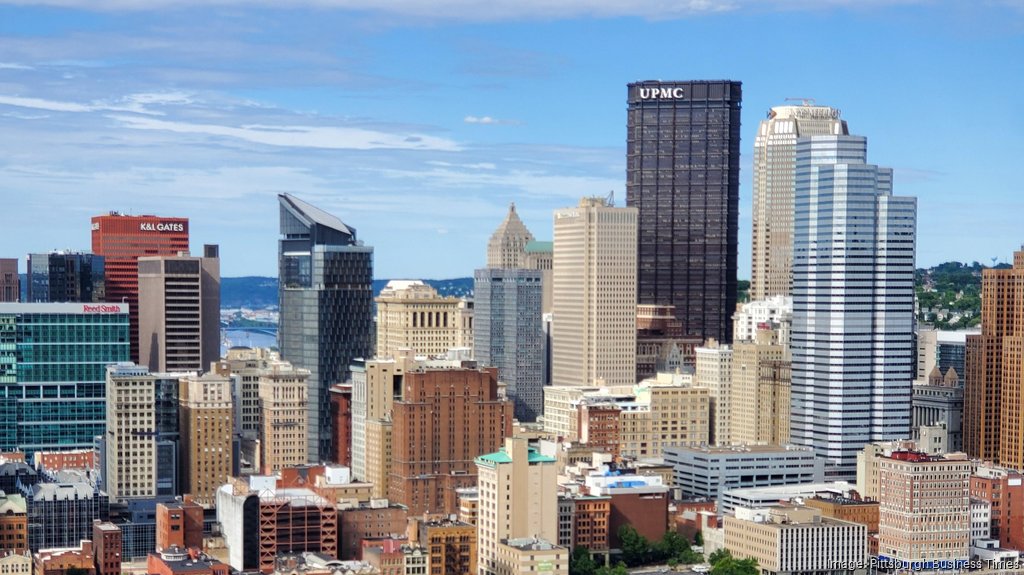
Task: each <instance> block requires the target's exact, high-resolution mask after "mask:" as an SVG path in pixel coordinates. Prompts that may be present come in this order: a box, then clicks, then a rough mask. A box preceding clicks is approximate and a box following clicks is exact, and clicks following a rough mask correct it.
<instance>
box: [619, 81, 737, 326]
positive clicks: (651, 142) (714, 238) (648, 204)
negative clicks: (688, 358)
mask: <svg viewBox="0 0 1024 575" xmlns="http://www.w3.org/2000/svg"><path fill="white" fill-rule="evenodd" d="M628 91H629V96H628V104H629V110H628V112H627V113H628V119H627V137H626V205H627V206H631V207H635V208H637V209H638V210H639V214H640V215H639V241H638V244H637V245H638V248H639V251H638V261H637V263H638V272H637V281H638V284H639V285H638V292H637V296H638V303H641V304H652V305H672V306H675V312H676V317H677V318H679V320H680V321H682V322H683V326H684V328H685V330H686V334H687V335H696V336H699V337H700V338H701V339H708V338H714V339H716V340H718V341H721V342H724V343H729V342H731V341H732V324H731V322H730V318H731V317H732V313H733V311H735V309H736V297H737V293H736V265H737V262H736V258H737V246H738V243H737V242H738V232H739V195H740V191H739V190H740V188H739V174H740V102H741V100H742V89H741V84H740V83H739V82H731V81H693V82H661V81H645V82H637V83H633V84H629V86H628Z"/></svg>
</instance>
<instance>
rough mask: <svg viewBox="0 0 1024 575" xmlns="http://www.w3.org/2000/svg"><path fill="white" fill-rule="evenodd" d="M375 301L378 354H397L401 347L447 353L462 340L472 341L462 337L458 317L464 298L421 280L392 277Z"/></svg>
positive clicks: (439, 353) (416, 351) (429, 353)
mask: <svg viewBox="0 0 1024 575" xmlns="http://www.w3.org/2000/svg"><path fill="white" fill-rule="evenodd" d="M374 301H376V302H377V350H376V355H377V357H394V356H395V355H397V353H398V350H400V349H411V350H413V351H414V352H415V353H416V354H418V355H444V354H445V353H447V352H448V350H450V349H453V348H456V347H462V344H467V343H468V344H469V346H472V344H473V342H471V341H470V342H464V341H462V334H463V329H462V325H460V322H459V321H458V320H459V315H460V314H459V304H460V303H461V300H459V298H457V297H454V296H448V297H443V296H440V295H438V293H437V290H436V289H434V288H433V287H431V286H429V285H427V284H425V283H423V282H422V281H420V280H411V281H410V280H391V281H389V282H388V284H387V285H386V286H384V289H383V290H381V292H380V296H378V297H377V298H376V299H375V300H374ZM467 347H468V346H467Z"/></svg>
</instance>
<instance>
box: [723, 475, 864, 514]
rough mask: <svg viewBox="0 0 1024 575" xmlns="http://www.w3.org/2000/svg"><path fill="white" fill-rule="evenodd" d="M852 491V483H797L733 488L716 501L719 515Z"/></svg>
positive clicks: (724, 492) (839, 495) (842, 494)
mask: <svg viewBox="0 0 1024 575" xmlns="http://www.w3.org/2000/svg"><path fill="white" fill-rule="evenodd" d="M853 489H854V485H853V484H852V483H848V482H846V481H832V482H828V483H798V484H795V485H776V486H774V487H734V488H732V489H726V490H725V491H723V492H722V495H721V497H720V499H719V500H718V504H717V509H718V513H719V514H725V513H733V512H735V511H736V510H737V509H741V508H746V509H767V508H769V507H772V506H775V505H778V504H779V502H780V501H792V500H794V499H810V498H811V497H820V496H825V497H846V496H848V495H850V494H851V490H853Z"/></svg>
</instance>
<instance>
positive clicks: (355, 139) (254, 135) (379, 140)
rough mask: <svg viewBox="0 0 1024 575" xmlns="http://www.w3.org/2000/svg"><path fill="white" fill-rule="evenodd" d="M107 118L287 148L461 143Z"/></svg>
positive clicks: (453, 146) (453, 147)
mask: <svg viewBox="0 0 1024 575" xmlns="http://www.w3.org/2000/svg"><path fill="white" fill-rule="evenodd" d="M111 118H113V119H115V120H117V121H119V122H121V124H123V125H124V126H125V127H128V128H134V129H137V130H163V131H167V132H175V133H179V134H206V135H209V136H223V137H228V138H236V139H240V140H245V141H248V142H253V143H257V144H264V145H268V146H283V147H290V148H323V149H335V150H374V149H396V150H440V151H458V150H460V149H461V146H460V145H459V144H457V143H456V142H455V141H453V140H449V139H446V138H439V137H436V136H427V135H423V134H414V133H410V134H392V133H387V132H382V131H377V130H368V129H365V128H350V127H341V126H286V125H281V126H268V125H255V124H254V125H246V126H241V127H233V126H221V125H216V124H192V123H188V122H177V121H169V120H157V119H155V118H141V117H137V116H122V115H114V116H111Z"/></svg>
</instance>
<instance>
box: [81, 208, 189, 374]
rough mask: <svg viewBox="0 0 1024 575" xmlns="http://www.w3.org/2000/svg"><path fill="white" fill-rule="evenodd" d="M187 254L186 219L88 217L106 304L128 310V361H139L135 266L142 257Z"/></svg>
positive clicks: (110, 215) (137, 294) (137, 275)
mask: <svg viewBox="0 0 1024 575" xmlns="http://www.w3.org/2000/svg"><path fill="white" fill-rule="evenodd" d="M187 251H188V219H187V218H161V217H157V216H129V215H125V214H121V213H118V212H110V214H108V215H105V216H94V217H93V218H92V253H94V254H96V255H98V256H103V258H104V266H105V272H106V294H107V299H106V301H108V302H111V303H127V304H128V305H129V306H130V308H131V311H130V314H129V317H130V325H131V339H130V340H129V341H130V343H131V356H130V357H131V361H133V362H135V363H140V361H139V307H138V306H139V266H138V259H139V258H140V257H142V256H175V255H178V254H179V253H182V252H187Z"/></svg>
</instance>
